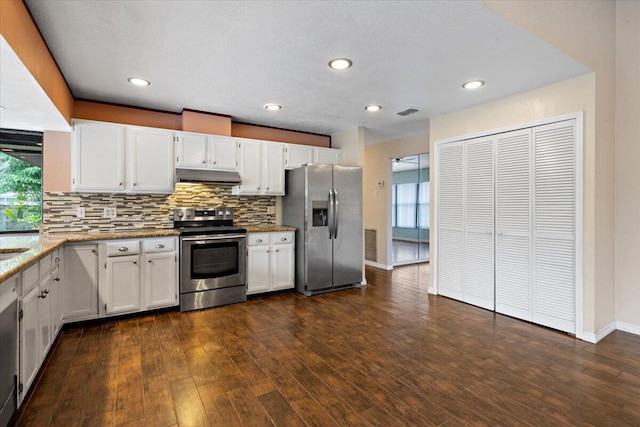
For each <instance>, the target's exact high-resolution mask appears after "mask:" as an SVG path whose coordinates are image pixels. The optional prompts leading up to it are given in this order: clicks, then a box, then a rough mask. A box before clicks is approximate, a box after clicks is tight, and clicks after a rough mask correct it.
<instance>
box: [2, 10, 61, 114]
mask: <svg viewBox="0 0 640 427" xmlns="http://www.w3.org/2000/svg"><path fill="white" fill-rule="evenodd" d="M0 34H2V37H4V39H5V40H6V41H7V43H9V45H10V46H11V48H12V49H13V51H14V52H15V53H16V55H18V57H19V58H20V60H21V61H22V62H23V63H24V65H25V66H26V67H27V69H28V70H29V72H30V73H31V75H33V77H34V78H35V79H36V81H37V82H38V84H40V86H41V87H42V89H43V90H44V91H45V93H46V94H47V95H48V96H49V98H50V99H51V101H52V102H53V104H54V105H55V106H56V108H57V109H58V110H59V111H60V113H61V114H62V116H63V117H64V118H65V119H66V120H67V122H71V117H72V115H73V95H72V94H71V91H70V90H69V87H68V86H67V82H65V80H64V77H63V76H62V73H61V72H60V70H59V69H58V65H57V64H56V62H55V60H54V59H53V56H51V53H50V52H49V49H48V48H47V45H46V44H45V42H44V40H43V39H42V36H40V32H39V31H38V27H36V24H35V23H34V22H33V19H31V15H30V14H29V11H28V10H27V7H26V6H25V4H24V3H23V2H22V1H21V0H0Z"/></svg>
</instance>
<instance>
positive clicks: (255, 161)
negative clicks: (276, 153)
mask: <svg viewBox="0 0 640 427" xmlns="http://www.w3.org/2000/svg"><path fill="white" fill-rule="evenodd" d="M238 171H239V172H240V179H241V180H242V183H241V184H240V185H236V186H234V187H233V188H232V193H233V194H260V191H261V190H262V188H261V182H262V141H255V140H251V139H242V140H240V141H239V170H238Z"/></svg>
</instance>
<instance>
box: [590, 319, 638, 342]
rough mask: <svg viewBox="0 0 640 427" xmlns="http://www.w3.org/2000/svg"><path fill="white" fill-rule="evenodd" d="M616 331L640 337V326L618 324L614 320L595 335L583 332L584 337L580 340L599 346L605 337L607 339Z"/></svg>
mask: <svg viewBox="0 0 640 427" xmlns="http://www.w3.org/2000/svg"><path fill="white" fill-rule="evenodd" d="M615 330H620V331H623V332H629V333H630V334H634V335H640V326H639V325H633V324H631V323H625V322H617V321H615V320H614V321H612V322H610V323H609V324H607V326H605V327H604V328H602V329H600V330H599V331H598V332H596V333H595V334H594V333H593V332H583V334H582V337H580V338H581V339H582V340H584V341H587V342H590V343H591V344H597V343H598V342H600V341H601V340H602V339H603V338H604V337H606V336H607V335H609V334H610V333H611V332H613V331H615Z"/></svg>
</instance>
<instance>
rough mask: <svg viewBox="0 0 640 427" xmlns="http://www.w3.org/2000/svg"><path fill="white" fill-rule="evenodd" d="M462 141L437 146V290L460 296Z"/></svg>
mask: <svg viewBox="0 0 640 427" xmlns="http://www.w3.org/2000/svg"><path fill="white" fill-rule="evenodd" d="M463 148H464V146H463V143H462V142H454V143H451V144H444V145H440V146H438V154H439V156H438V201H439V203H438V251H439V252H438V267H437V268H438V293H439V294H441V295H444V296H447V297H450V298H454V299H458V300H462V299H463V291H462V273H463V269H462V266H463V260H464V253H463V249H464V243H463V237H464V236H463V226H464V212H463V200H464V199H463V197H464V195H463V191H464V188H463V186H464V180H463V177H464V171H463V154H464V153H463Z"/></svg>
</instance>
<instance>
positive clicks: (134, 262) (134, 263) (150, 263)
mask: <svg viewBox="0 0 640 427" xmlns="http://www.w3.org/2000/svg"><path fill="white" fill-rule="evenodd" d="M134 264H135V262H134ZM149 264H151V260H149Z"/></svg>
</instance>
